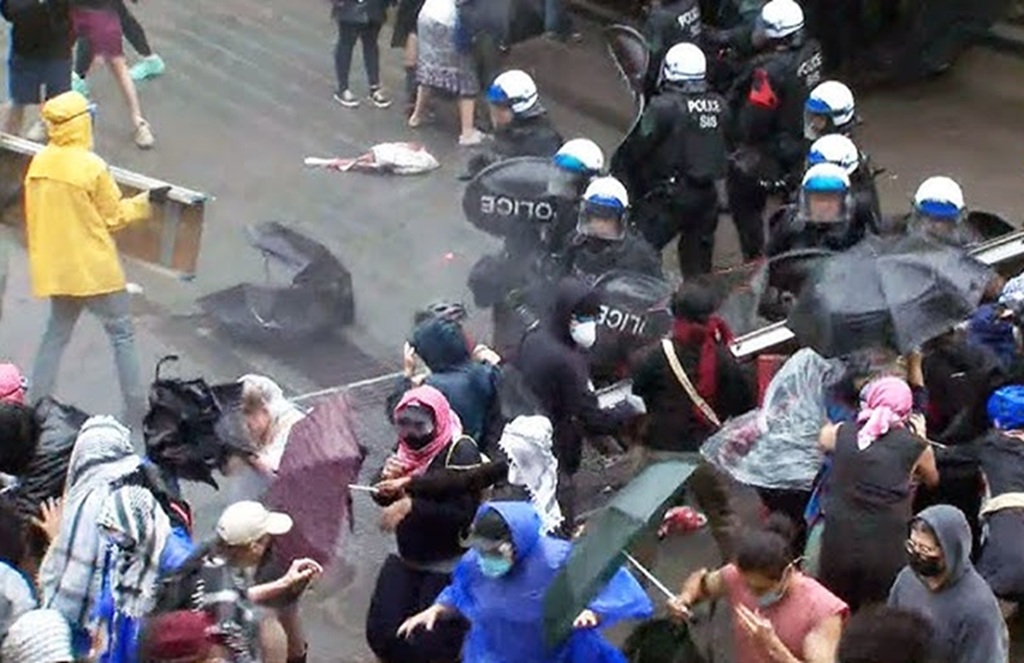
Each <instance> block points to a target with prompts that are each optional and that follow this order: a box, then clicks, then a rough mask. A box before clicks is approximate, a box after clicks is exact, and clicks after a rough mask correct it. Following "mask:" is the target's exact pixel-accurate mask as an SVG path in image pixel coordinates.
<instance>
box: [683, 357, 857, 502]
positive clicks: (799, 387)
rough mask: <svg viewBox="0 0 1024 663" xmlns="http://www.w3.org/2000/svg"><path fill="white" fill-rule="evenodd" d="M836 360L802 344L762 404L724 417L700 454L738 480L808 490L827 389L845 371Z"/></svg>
mask: <svg viewBox="0 0 1024 663" xmlns="http://www.w3.org/2000/svg"><path fill="white" fill-rule="evenodd" d="M844 370H845V369H844V366H843V363H842V362H841V361H840V360H838V359H825V358H823V357H822V356H821V355H819V354H817V353H816V352H814V351H813V350H810V349H808V348H804V349H803V350H800V351H799V352H797V353H796V354H794V355H793V356H792V357H790V358H789V360H788V361H787V362H786V363H785V364H783V365H782V367H781V368H780V369H779V372H778V373H776V374H775V377H773V378H772V381H771V382H770V383H769V385H768V389H767V391H766V392H765V396H764V402H763V404H762V406H761V408H760V409H758V410H752V411H750V412H747V413H746V414H744V415H741V416H739V417H736V418H734V419H730V420H729V421H727V422H725V424H724V425H723V426H722V429H721V430H719V431H718V432H717V433H715V434H714V435H713V436H711V437H710V438H708V440H707V441H706V442H705V443H704V445H703V446H702V447H701V455H703V456H704V458H705V459H706V460H707V461H708V462H709V463H711V464H712V465H714V466H715V467H716V468H718V469H719V470H721V471H723V472H725V473H726V474H728V475H729V476H730V477H732V478H733V479H735V480H736V481H738V482H740V483H742V484H745V485H748V486H754V487H758V488H771V489H776V490H810V489H811V486H812V484H813V482H814V477H815V476H816V475H817V473H818V470H819V469H821V463H822V461H823V460H824V454H823V453H822V452H821V450H820V448H819V447H818V434H819V433H820V432H821V427H822V426H823V425H824V424H825V423H826V421H827V420H828V418H827V413H826V392H827V390H828V388H829V386H831V385H832V384H834V383H835V382H836V381H838V380H839V378H840V377H841V376H842V375H843V372H844Z"/></svg>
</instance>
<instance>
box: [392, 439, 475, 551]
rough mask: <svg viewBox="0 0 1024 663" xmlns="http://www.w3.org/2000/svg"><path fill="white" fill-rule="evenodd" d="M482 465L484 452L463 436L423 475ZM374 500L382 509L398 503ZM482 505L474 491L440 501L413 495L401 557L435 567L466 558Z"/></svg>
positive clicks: (400, 536) (401, 528) (402, 530)
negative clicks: (469, 536) (465, 543)
mask: <svg viewBox="0 0 1024 663" xmlns="http://www.w3.org/2000/svg"><path fill="white" fill-rule="evenodd" d="M480 462H481V458H480V452H479V451H478V450H477V448H476V444H475V443H474V442H473V440H472V439H471V438H468V437H461V438H459V439H457V440H455V441H454V442H452V443H451V444H449V445H448V447H446V448H445V450H444V451H442V452H441V453H440V454H438V455H437V457H436V458H434V460H433V461H432V462H431V463H430V466H429V467H428V468H427V471H426V472H425V473H424V474H423V475H421V476H423V477H429V476H432V475H436V474H444V473H447V472H449V471H451V470H455V469H459V468H474V467H477V466H479V465H480ZM376 477H377V478H376V480H375V481H374V483H376V482H377V481H380V480H381V478H382V477H381V473H380V472H378V473H377V475H376ZM374 500H375V501H376V502H377V503H378V504H380V505H381V506H388V505H390V504H391V503H392V502H393V501H394V500H393V499H386V498H382V497H379V496H375V497H374ZM479 504H480V495H479V494H478V493H472V492H459V493H450V494H447V495H444V496H443V497H440V496H439V497H437V498H432V497H427V496H422V495H413V498H412V511H410V512H409V515H408V516H406V517H405V519H404V520H403V521H402V522H401V523H399V525H398V529H397V530H396V531H395V538H396V539H397V541H398V554H399V555H401V557H402V559H405V560H407V561H410V562H413V563H419V564H431V563H434V562H440V561H444V560H448V559H452V558H455V557H458V556H460V555H462V553H463V552H465V550H464V549H463V547H462V543H461V540H462V539H463V538H464V537H465V536H466V534H467V533H468V531H469V525H470V523H472V522H473V517H474V516H475V515H476V509H477V507H478V506H479Z"/></svg>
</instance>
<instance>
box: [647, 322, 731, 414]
mask: <svg viewBox="0 0 1024 663" xmlns="http://www.w3.org/2000/svg"><path fill="white" fill-rule="evenodd" d="M661 349H662V351H664V353H665V358H666V359H668V365H669V366H670V367H671V368H672V372H673V373H675V374H676V379H677V380H679V384H680V385H682V387H683V390H684V391H685V392H686V395H687V396H689V397H690V400H691V401H693V404H694V405H696V406H697V409H698V410H700V412H701V414H703V415H704V417H705V418H706V419H707V420H708V421H710V422H711V423H712V424H713V425H714V426H715V428H721V427H722V422H721V420H719V418H718V415H717V414H715V411H714V410H712V409H711V406H710V405H708V402H707V401H706V400H704V398H703V397H702V396H701V395H700V394H699V393H697V390H696V389H695V388H694V386H693V383H692V382H690V377H689V376H688V375H687V374H686V371H684V370H683V366H682V364H680V363H679V357H677V356H676V349H675V347H674V346H673V345H672V341H671V340H670V339H667V338H663V339H661Z"/></svg>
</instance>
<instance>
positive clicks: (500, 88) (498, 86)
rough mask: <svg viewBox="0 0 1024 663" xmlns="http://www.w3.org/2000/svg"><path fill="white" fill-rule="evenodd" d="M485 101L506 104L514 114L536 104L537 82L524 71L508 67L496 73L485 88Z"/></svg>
mask: <svg viewBox="0 0 1024 663" xmlns="http://www.w3.org/2000/svg"><path fill="white" fill-rule="evenodd" d="M487 101H489V102H490V103H492V104H494V105H496V106H508V107H509V108H511V109H512V112H513V113H515V114H516V115H519V114H521V113H525V112H526V111H528V110H530V109H532V108H533V107H534V106H536V105H537V101H538V94H537V84H536V83H534V82H533V79H532V78H531V77H530V75H529V74H527V73H526V72H525V71H521V70H519V69H510V70H509V71H506V72H503V73H501V74H498V77H497V78H495V79H494V82H493V83H491V87H489V88H488V89H487Z"/></svg>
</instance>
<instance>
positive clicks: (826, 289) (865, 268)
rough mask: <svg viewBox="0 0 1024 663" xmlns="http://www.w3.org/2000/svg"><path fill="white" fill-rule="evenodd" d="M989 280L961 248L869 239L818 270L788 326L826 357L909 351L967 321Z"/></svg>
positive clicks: (908, 240) (984, 270)
mask: <svg viewBox="0 0 1024 663" xmlns="http://www.w3.org/2000/svg"><path fill="white" fill-rule="evenodd" d="M991 277H992V272H991V271H990V270H989V268H988V267H986V266H985V265H983V264H981V263H980V262H978V261H977V260H975V259H974V258H972V257H970V256H969V255H968V254H967V253H966V252H965V251H963V250H962V249H957V248H953V247H948V246H944V245H939V244H936V243H935V242H932V241H930V240H927V239H925V238H923V237H917V236H910V237H906V238H903V239H897V240H894V239H891V238H886V239H882V238H879V237H869V238H868V239H866V240H864V241H863V242H861V243H859V244H857V245H856V246H854V247H853V248H851V249H850V250H849V251H847V252H845V253H841V254H839V255H837V256H834V257H832V258H829V259H827V260H826V261H825V262H824V263H823V264H822V265H821V266H820V268H819V269H818V271H817V273H816V274H815V275H814V277H813V278H812V279H811V280H809V281H808V283H807V284H806V285H805V286H804V288H803V290H802V291H801V292H800V295H799V297H798V298H797V301H796V304H795V305H794V307H793V309H792V311H791V312H790V314H789V319H788V321H787V323H786V324H787V326H788V327H789V328H790V330H792V331H793V333H794V334H795V335H796V338H797V340H798V341H800V343H802V344H804V345H809V346H810V347H812V348H814V349H815V350H817V351H818V352H819V353H821V354H824V355H827V356H838V355H844V354H848V353H850V352H853V351H855V350H859V349H863V348H869V347H889V348H892V349H895V350H897V351H899V352H907V351H910V350H912V349H914V348H916V347H919V346H920V345H921V344H922V343H924V342H925V341H928V340H930V339H932V338H935V337H936V336H939V335H941V334H943V333H945V332H946V331H948V330H949V329H951V328H952V327H953V326H955V325H956V324H958V323H959V322H960V321H962V320H963V319H964V318H966V317H967V316H969V315H970V314H971V313H972V312H973V311H974V309H975V308H977V306H978V302H979V301H980V300H981V296H982V294H983V292H984V290H985V286H986V285H987V284H988V281H989V279H990V278H991Z"/></svg>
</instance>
